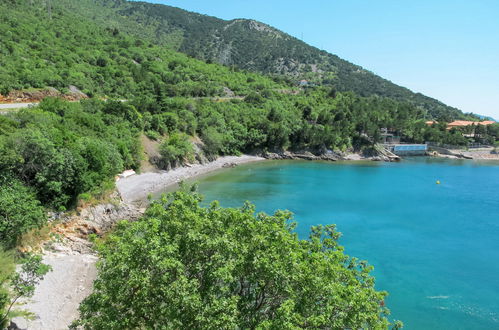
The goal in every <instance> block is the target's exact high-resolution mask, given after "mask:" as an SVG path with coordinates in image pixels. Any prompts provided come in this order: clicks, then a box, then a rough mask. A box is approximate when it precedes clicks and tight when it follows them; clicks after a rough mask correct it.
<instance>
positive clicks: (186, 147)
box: [159, 132, 194, 168]
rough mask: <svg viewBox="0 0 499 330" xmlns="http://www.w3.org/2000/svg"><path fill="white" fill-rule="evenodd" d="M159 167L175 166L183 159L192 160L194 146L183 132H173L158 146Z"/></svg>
mask: <svg viewBox="0 0 499 330" xmlns="http://www.w3.org/2000/svg"><path fill="white" fill-rule="evenodd" d="M159 153H160V154H161V164H160V167H163V168H166V167H168V166H176V165H178V163H182V162H183V161H185V160H192V156H193V154H194V148H193V147H192V144H191V142H190V141H189V137H188V136H187V135H186V134H184V133H178V132H177V133H173V134H171V135H170V137H169V138H168V139H166V140H165V141H164V142H163V143H162V144H161V145H160V147H159Z"/></svg>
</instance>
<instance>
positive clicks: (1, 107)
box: [0, 103, 38, 115]
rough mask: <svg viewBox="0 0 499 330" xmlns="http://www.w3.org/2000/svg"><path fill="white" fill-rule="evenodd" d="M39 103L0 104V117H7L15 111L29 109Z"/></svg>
mask: <svg viewBox="0 0 499 330" xmlns="http://www.w3.org/2000/svg"><path fill="white" fill-rule="evenodd" d="M37 104H38V103H4V104H0V115H5V114H7V113H9V112H12V111H14V110H18V109H22V108H27V107H29V106H32V105H37Z"/></svg>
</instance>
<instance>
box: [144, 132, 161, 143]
mask: <svg viewBox="0 0 499 330" xmlns="http://www.w3.org/2000/svg"><path fill="white" fill-rule="evenodd" d="M144 134H145V135H146V136H147V137H148V138H149V139H151V140H154V141H158V140H159V139H160V138H161V135H159V133H158V132H156V131H146V132H145V133H144Z"/></svg>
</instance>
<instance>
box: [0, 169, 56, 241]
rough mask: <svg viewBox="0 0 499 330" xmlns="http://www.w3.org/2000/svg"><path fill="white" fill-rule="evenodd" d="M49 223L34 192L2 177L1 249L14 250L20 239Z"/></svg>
mask: <svg viewBox="0 0 499 330" xmlns="http://www.w3.org/2000/svg"><path fill="white" fill-rule="evenodd" d="M46 221H47V216H46V213H45V211H44V209H43V207H42V206H41V205H40V202H39V201H38V200H37V199H36V196H35V194H34V193H33V191H32V190H31V189H30V188H28V187H26V186H24V185H23V184H22V183H21V182H20V181H19V180H16V179H6V178H1V177H0V248H1V246H3V247H6V248H12V247H14V246H15V245H16V243H17V241H18V239H19V237H20V236H21V235H22V234H24V233H26V232H28V231H29V230H31V229H34V228H39V227H40V226H42V225H43V224H45V223H46Z"/></svg>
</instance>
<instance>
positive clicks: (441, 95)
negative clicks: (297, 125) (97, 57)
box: [150, 0, 499, 120]
mask: <svg viewBox="0 0 499 330" xmlns="http://www.w3.org/2000/svg"><path fill="white" fill-rule="evenodd" d="M150 2H156V3H163V4H167V5H171V6H176V7H180V8H183V9H187V10H191V11H195V12H199V13H202V14H207V15H211V16H216V17H220V18H223V19H233V18H252V19H256V20H259V21H262V22H265V23H267V24H270V25H272V26H274V27H276V28H278V29H280V30H282V31H284V32H287V33H289V34H291V35H293V36H295V37H298V38H300V39H303V40H304V41H305V42H307V43H309V44H311V45H313V46H316V47H319V48H321V49H324V50H327V51H329V52H331V53H333V54H337V55H339V56H340V57H342V58H344V59H346V60H348V61H350V62H353V63H355V64H358V65H361V66H363V67H364V68H366V69H368V70H370V71H373V72H374V73H376V74H379V75H380V76H382V77H384V78H387V79H389V80H391V81H393V82H395V83H397V84H399V85H402V86H405V87H408V88H410V89H412V90H414V91H416V92H421V93H423V94H426V95H428V96H431V97H434V98H437V99H439V100H441V101H443V102H444V103H446V104H448V105H451V106H455V107H457V108H460V109H461V110H463V111H465V112H475V113H479V114H483V115H488V116H492V117H494V118H496V119H497V120H499V0H466V1H465V0H432V1H430V0H378V1H373V0H309V1H303V0H302V1H295V0H231V1H227V0H209V1H208V0H153V1H150Z"/></svg>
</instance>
